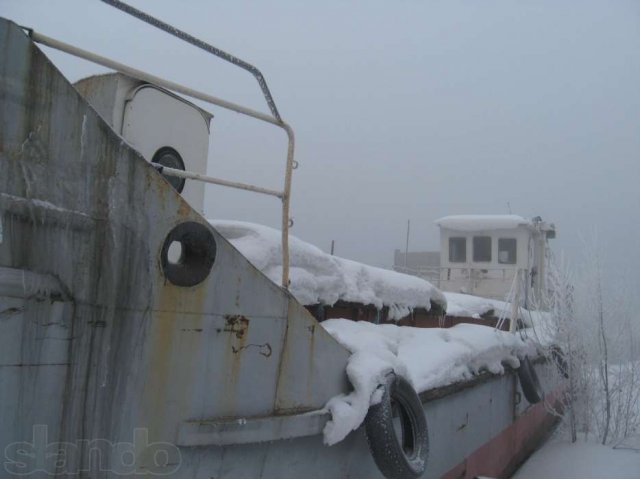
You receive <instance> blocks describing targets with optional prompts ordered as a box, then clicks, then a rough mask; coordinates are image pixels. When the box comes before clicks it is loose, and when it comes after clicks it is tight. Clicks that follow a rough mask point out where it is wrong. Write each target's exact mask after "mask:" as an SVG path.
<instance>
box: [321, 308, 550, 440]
mask: <svg viewBox="0 0 640 480" xmlns="http://www.w3.org/2000/svg"><path fill="white" fill-rule="evenodd" d="M321 325H322V326H323V327H324V328H325V329H326V330H327V331H328V332H329V333H330V334H331V335H332V336H333V337H334V338H335V339H336V340H337V341H338V342H339V343H340V344H342V345H343V346H344V347H345V348H347V349H348V350H349V351H351V352H352V355H351V357H350V358H349V363H348V365H347V376H348V377H349V380H350V382H351V385H352V386H353V388H354V390H353V391H352V392H351V393H349V394H344V395H339V396H337V397H334V398H332V399H331V400H330V401H329V402H328V403H327V405H326V408H327V409H328V410H329V412H330V413H331V420H330V421H329V422H327V425H326V427H325V429H324V441H325V443H327V444H328V445H333V444H335V443H337V442H339V441H341V440H342V439H343V438H344V437H346V436H347V434H348V433H349V432H351V431H352V430H354V429H356V428H358V426H359V425H360V424H361V423H362V422H363V421H364V418H365V416H366V414H367V411H368V409H369V405H370V404H374V403H375V402H376V401H379V399H378V398H376V395H375V392H376V391H377V388H378V386H379V385H381V384H383V383H384V377H385V375H386V374H387V373H389V372H390V371H395V372H396V373H398V374H400V375H403V376H405V377H406V378H407V379H408V380H409V381H410V382H411V383H412V384H413V386H414V388H415V389H416V391H417V392H422V391H426V390H430V389H433V388H436V387H442V386H445V385H450V384H452V383H456V382H459V381H462V380H467V379H470V378H471V377H473V376H474V375H476V374H478V373H481V372H483V371H488V372H491V373H495V374H501V373H503V372H504V366H505V365H508V366H511V367H514V368H517V367H518V366H519V360H518V358H522V357H523V356H525V355H532V354H535V352H536V350H537V347H536V342H534V341H533V339H532V337H531V336H529V337H526V336H524V335H523V337H521V336H520V334H516V335H514V334H511V333H508V332H503V331H500V330H496V329H494V328H492V327H486V326H482V325H472V324H459V325H456V326H454V327H451V328H446V329H443V328H414V327H398V326H397V325H392V324H384V325H375V324H372V323H369V322H354V321H352V320H344V319H332V320H325V321H324V322H322V323H321ZM527 333H528V332H527Z"/></svg>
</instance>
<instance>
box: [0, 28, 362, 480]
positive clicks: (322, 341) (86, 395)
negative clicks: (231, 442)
mask: <svg viewBox="0 0 640 480" xmlns="http://www.w3.org/2000/svg"><path fill="white" fill-rule="evenodd" d="M0 38H1V39H2V43H1V48H2V50H1V57H0V75H1V78H0V99H1V102H2V103H1V110H0V122H1V125H0V221H1V222H2V223H1V225H0V231H1V232H2V235H1V241H0V267H2V268H5V269H7V270H5V271H4V272H5V274H6V275H9V273H10V272H19V274H20V272H22V273H23V274H26V275H30V274H34V275H46V276H48V277H52V278H55V279H56V280H57V281H58V282H59V283H60V284H61V285H62V286H63V288H64V290H65V291H66V292H68V298H67V299H66V301H65V302H62V305H63V306H64V308H63V309H59V308H58V307H55V305H54V302H53V300H54V299H53V298H52V297H51V296H47V295H44V298H39V299H35V298H32V297H31V296H30V295H28V294H27V293H25V294H24V295H23V296H22V298H16V297H12V296H10V295H12V293H11V292H7V291H0V312H1V313H0V314H1V315H3V316H2V317H1V318H2V319H3V321H2V323H0V326H1V327H2V328H3V332H2V335H1V340H0V352H2V353H3V355H2V356H0V359H1V361H2V363H0V391H1V393H0V400H1V402H2V403H1V404H0V451H3V450H4V448H5V447H6V446H7V445H11V444H13V443H14V442H30V441H32V440H33V427H34V426H35V425H46V427H47V439H48V441H49V442H68V443H70V444H77V442H78V441H80V440H82V439H104V440H105V441H108V442H119V441H123V442H124V441H128V442H130V441H131V439H132V435H133V432H134V430H135V429H137V428H143V429H146V432H147V435H148V437H147V439H148V441H149V442H169V443H172V444H173V443H175V442H176V441H177V432H178V429H179V425H180V424H181V423H182V422H186V421H199V420H204V419H216V418H251V417H255V416H278V415H281V414H283V413H291V412H307V411H312V410H317V409H320V408H322V407H323V406H324V404H325V403H326V401H327V400H328V399H329V398H331V397H332V396H334V395H336V394H339V393H342V392H346V391H348V388H349V387H348V384H347V379H346V374H345V366H346V362H347V358H348V352H347V351H346V350H345V349H344V348H342V347H341V346H340V345H338V344H337V342H336V341H335V340H334V339H333V338H331V337H330V336H329V335H328V334H327V333H326V332H324V330H323V329H321V328H317V327H318V324H317V322H316V321H315V319H313V317H312V316H311V315H310V314H308V312H306V310H305V309H304V308H303V307H301V306H300V305H298V304H297V302H296V301H295V300H294V299H293V298H292V297H291V295H290V294H289V293H288V292H287V291H285V290H284V289H282V288H280V287H279V286H277V285H275V284H274V283H273V282H271V281H270V280H269V279H267V278H266V277H265V276H264V275H263V274H262V273H261V272H259V271H258V270H257V269H256V268H255V267H253V265H251V264H250V263H249V262H248V261H247V259H246V258H244V257H243V256H242V255H241V254H240V253H239V252H238V251H237V250H236V249H235V248H233V247H232V246H231V245H230V244H229V243H228V242H227V241H226V240H225V239H224V238H223V237H222V236H220V235H219V234H218V233H217V232H216V231H215V230H214V229H213V228H212V227H211V226H209V225H208V223H207V222H206V221H205V220H204V219H203V218H202V217H201V216H200V215H199V214H197V213H196V212H195V211H194V210H193V209H191V208H190V206H189V205H188V204H187V203H185V201H184V200H183V199H182V198H181V197H180V196H179V195H178V194H177V193H176V192H175V191H174V190H173V189H172V188H171V187H170V185H169V184H168V183H167V182H166V181H165V180H164V179H163V178H162V177H161V175H159V174H158V173H157V172H156V171H155V170H154V169H153V168H152V167H151V166H150V165H149V164H148V163H147V162H146V161H145V160H144V159H143V158H142V156H141V155H139V154H138V153H137V152H136V151H134V150H133V149H132V148H130V147H129V146H128V145H127V144H126V143H125V142H124V141H123V140H122V139H121V138H120V137H119V136H118V135H116V134H115V133H114V132H113V131H112V130H111V128H110V127H109V126H108V125H107V124H106V123H105V122H104V121H103V120H102V118H101V117H100V116H99V115H98V114H97V113H96V112H95V111H94V110H93V108H91V106H90V105H89V104H88V103H87V102H86V101H85V100H84V99H83V98H82V97H81V96H80V94H79V93H78V92H77V91H76V90H75V89H74V88H73V87H72V86H71V85H70V84H69V82H68V81H67V80H66V79H65V78H64V77H63V76H62V75H61V74H60V73H59V72H58V71H57V70H56V69H55V67H53V65H52V64H51V63H50V62H49V60H48V59H47V58H46V57H45V56H44V55H43V53H42V52H41V51H40V50H39V49H38V48H36V47H35V45H34V44H33V43H32V42H31V41H30V39H29V38H28V36H27V35H26V34H25V33H24V32H23V31H22V30H21V29H20V28H18V27H17V26H16V25H15V24H12V23H11V22H8V21H6V20H4V19H0ZM185 221H191V222H197V223H200V224H202V225H204V226H206V228H208V229H209V230H211V232H212V234H213V238H214V241H215V247H216V257H215V262H214V264H213V267H212V269H211V271H210V273H209V275H208V276H207V278H206V279H205V280H204V281H202V282H201V283H199V284H197V285H195V286H192V287H180V286H176V285H173V284H172V283H171V282H170V281H168V280H167V278H165V276H164V273H163V270H162V266H161V261H160V253H161V250H162V246H163V242H164V240H165V238H166V236H167V234H168V232H169V231H170V230H171V229H172V228H173V227H175V226H176V225H178V224H181V223H182V222H185ZM54 307H55V308H54ZM54 309H55V311H56V312H57V311H60V312H62V313H59V314H55V315H58V316H57V317H56V316H55V315H54V313H52V312H53V310H54ZM16 312H18V313H19V314H16ZM5 317H7V319H9V318H10V322H11V328H9V327H8V326H7V325H8V324H7V325H5V322H4V318H5ZM47 319H51V320H50V321H49V320H47ZM8 321H9V320H8ZM33 322H36V323H39V324H41V325H44V324H51V325H49V326H48V327H44V326H40V327H39V329H37V331H33V329H32V328H31V327H30V325H32V323H33ZM52 334H55V336H56V340H55V341H52V340H51V339H47V337H50V336H51V335H52ZM13 345H21V347H20V348H19V349H16V348H12V346H13ZM43 348H46V349H47V350H46V352H45V353H46V354H43V353H42V349H43ZM320 366H322V370H320ZM45 377H46V378H47V380H46V381H45V380H44V379H45ZM45 404H46V406H45ZM73 453H74V454H73V455H70V456H69V457H68V458H67V459H66V464H65V465H63V467H59V466H58V467H55V458H53V459H50V460H48V461H47V462H45V464H46V465H45V464H43V465H40V466H39V467H38V468H41V469H40V470H39V473H40V474H43V473H47V474H51V469H52V468H54V469H55V468H58V471H57V472H54V473H56V474H59V475H63V476H65V475H68V474H69V472H82V474H83V475H89V476H101V475H104V469H105V468H107V469H108V470H109V471H110V472H112V473H115V474H117V473H118V472H120V473H123V474H132V472H131V471H130V470H126V469H125V470H123V469H122V468H121V467H122V465H119V464H118V462H119V460H117V459H116V458H115V457H114V456H113V455H111V456H109V455H107V458H101V459H100V462H98V463H99V465H94V463H96V462H94V461H93V460H92V459H91V458H92V457H91V455H90V454H89V453H87V452H86V451H83V450H82V449H76V450H74V452H73ZM174 460H175V459H174ZM147 461H148V459H145V458H139V459H137V462H138V463H137V464H136V466H135V472H133V473H136V474H138V473H141V474H144V473H145V472H146V473H153V471H151V470H148V468H147V466H146V465H145V463H146V462H147ZM172 461H173V460H172ZM63 463H64V462H63ZM30 467H34V468H35V467H37V465H30ZM172 468H173V466H172V463H171V461H167V462H166V469H167V471H171V469H172ZM156 473H157V472H156Z"/></svg>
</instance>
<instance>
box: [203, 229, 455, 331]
mask: <svg viewBox="0 0 640 480" xmlns="http://www.w3.org/2000/svg"><path fill="white" fill-rule="evenodd" d="M209 222H210V223H211V225H212V226H213V227H214V228H215V229H216V230H217V231H218V232H220V234H221V235H222V236H223V237H225V238H226V239H227V240H229V241H230V242H231V244H232V245H233V246H234V247H236V248H237V249H238V250H239V251H240V253H242V254H243V255H244V256H245V257H247V258H248V259H249V261H250V262H251V263H253V264H254V265H255V266H256V267H257V268H258V269H259V270H261V271H262V272H263V273H264V274H265V275H267V277H269V278H270V279H271V280H273V281H274V282H275V283H280V281H281V278H282V250H281V233H280V231H279V230H275V229H273V228H269V227H265V226H262V225H256V224H253V223H247V222H237V221H225V220H209ZM289 264H290V267H289V276H290V278H291V285H290V287H289V291H290V292H291V293H292V295H293V296H294V297H295V298H296V299H297V300H298V301H299V302H300V303H302V304H303V305H315V304H318V303H320V304H324V305H333V304H334V303H336V302H337V301H338V300H343V301H346V302H356V303H362V304H364V305H375V306H376V307H377V308H379V309H380V308H382V307H383V306H387V307H389V318H390V319H392V320H399V319H401V318H402V317H405V316H407V315H408V314H409V313H411V311H412V310H413V309H414V308H419V307H422V308H426V309H427V310H429V309H430V308H431V301H433V302H434V303H437V304H439V305H441V306H442V307H443V308H446V300H445V298H444V295H443V294H442V293H441V292H440V291H439V290H438V289H437V288H435V287H434V286H433V285H432V284H430V283H429V282H427V281H426V280H423V279H420V278H418V277H413V276H411V275H404V274H402V273H398V272H393V271H391V270H385V269H382V268H376V267H370V266H368V265H364V264H361V263H357V262H353V261H350V260H346V259H343V258H340V257H335V256H332V255H329V254H327V253H325V252H323V251H322V250H320V249H319V248H317V247H315V246H313V245H311V244H309V243H306V242H303V241H302V240H300V239H298V238H296V237H294V236H289Z"/></svg>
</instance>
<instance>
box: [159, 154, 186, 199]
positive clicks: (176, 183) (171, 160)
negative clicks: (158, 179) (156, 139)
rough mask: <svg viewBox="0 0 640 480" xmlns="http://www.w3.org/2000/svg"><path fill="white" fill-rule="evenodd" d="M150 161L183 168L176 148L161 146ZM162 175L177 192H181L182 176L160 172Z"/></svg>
mask: <svg viewBox="0 0 640 480" xmlns="http://www.w3.org/2000/svg"><path fill="white" fill-rule="evenodd" d="M151 163H155V164H156V165H162V166H163V167H169V168H175V169H176V170H182V171H183V172H184V170H185V167H184V161H183V160H182V157H181V156H180V154H179V153H178V152H177V151H176V150H174V149H173V148H171V147H162V148H161V149H160V150H158V151H157V152H156V153H155V155H154V156H153V158H152V159H151ZM162 176H163V177H164V178H166V179H167V181H168V182H169V183H170V184H171V186H172V187H173V188H175V189H176V190H177V191H178V193H182V190H184V182H185V179H184V178H180V177H174V176H171V175H165V174H162Z"/></svg>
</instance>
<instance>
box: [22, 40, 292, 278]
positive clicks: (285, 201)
mask: <svg viewBox="0 0 640 480" xmlns="http://www.w3.org/2000/svg"><path fill="white" fill-rule="evenodd" d="M27 31H28V34H29V36H30V37H31V38H32V39H33V41H35V42H38V43H41V44H42V45H46V46H48V47H51V48H55V49H56V50H60V51H62V52H65V53H68V54H70V55H74V56H76V57H79V58H82V59H85V60H88V61H91V62H93V63H97V64H98V65H102V66H104V67H107V68H111V69H113V70H115V71H118V72H121V73H124V74H126V75H129V76H130V77H133V78H137V79H139V80H143V81H145V82H149V83H152V84H155V85H158V86H161V87H164V88H166V89H168V90H172V91H174V92H178V93H182V94H184V95H187V96H189V97H193V98H197V99H199V100H202V101H205V102H207V103H211V104H213V105H217V106H218V107H221V108H225V109H228V110H232V111H234V112H237V113H240V114H243V115H247V116H249V117H252V118H255V119H257V120H261V121H264V122H267V123H270V124H272V125H275V126H277V127H280V128H282V129H283V130H284V131H285V132H286V134H287V138H288V146H287V160H286V166H285V175H284V186H283V189H282V190H281V191H277V190H272V189H268V188H264V187H260V186H257V185H250V184H246V183H240V182H232V181H229V180H224V179H221V178H216V177H210V176H207V175H202V174H199V173H195V172H188V171H182V170H176V169H173V168H168V167H164V168H162V173H163V174H165V175H170V176H176V177H181V178H188V179H192V180H197V181H201V182H205V183H211V184H215V185H221V186H225V187H230V188H236V189H240V190H247V191H251V192H254V193H261V194H264V195H270V196H274V197H277V198H279V199H280V200H281V201H282V286H283V287H284V288H288V286H289V227H290V226H291V223H290V222H291V221H290V219H289V206H290V199H291V178H292V172H293V170H294V168H296V166H297V163H296V162H295V161H294V158H293V153H294V147H295V137H294V134H293V130H292V128H291V127H290V126H289V125H288V124H287V123H286V122H284V121H283V120H282V119H281V118H280V115H279V114H277V110H275V106H274V108H273V109H272V112H274V114H273V116H272V115H268V114H265V113H262V112H258V111H256V110H252V109H250V108H246V107H244V106H242V105H238V104H236V103H232V102H228V101H226V100H223V99H221V98H218V97H214V96H213V95H209V94H207V93H204V92H200V91H197V90H193V89H191V88H189V87H185V86H183V85H180V84H178V83H175V82H171V81H169V80H165V79H163V78H160V77H157V76H155V75H152V74H150V73H147V72H143V71H142V70H138V69H136V68H133V67H130V66H128V65H124V64H122V63H119V62H116V61H114V60H111V59H109V58H106V57H102V56H100V55H96V54H95V53H92V52H88V51H86V50H83V49H81V48H78V47H75V46H73V45H69V44H67V43H64V42H61V41H59V40H56V39H54V38H51V37H47V36H46V35H42V34H41V33H38V32H35V31H33V30H31V29H27ZM265 86H266V84H265ZM269 97H270V96H269ZM270 106H271V103H270Z"/></svg>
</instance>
